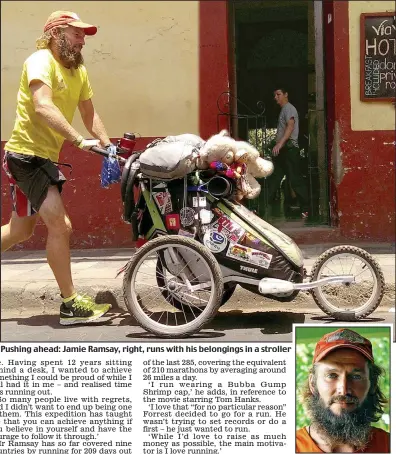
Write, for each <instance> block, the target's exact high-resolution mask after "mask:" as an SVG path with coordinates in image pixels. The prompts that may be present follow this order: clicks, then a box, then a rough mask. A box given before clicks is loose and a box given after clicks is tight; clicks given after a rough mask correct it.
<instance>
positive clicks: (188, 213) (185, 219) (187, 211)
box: [180, 207, 195, 227]
mask: <svg viewBox="0 0 396 454" xmlns="http://www.w3.org/2000/svg"><path fill="white" fill-rule="evenodd" d="M194 216H195V210H194V209H193V208H190V207H185V208H182V209H181V210H180V222H181V225H183V226H184V227H187V226H189V225H192V224H194Z"/></svg>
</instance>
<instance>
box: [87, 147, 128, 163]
mask: <svg viewBox="0 0 396 454" xmlns="http://www.w3.org/2000/svg"><path fill="white" fill-rule="evenodd" d="M90 151H93V152H94V153H96V154H100V155H102V156H106V157H108V156H109V154H110V152H109V151H107V150H106V149H105V148H100V147H95V146H93V147H91V148H90ZM115 157H116V158H117V159H118V161H120V162H123V163H125V162H126V159H125V158H123V157H122V156H119V155H116V156H115Z"/></svg>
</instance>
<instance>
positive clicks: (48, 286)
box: [1, 244, 395, 314]
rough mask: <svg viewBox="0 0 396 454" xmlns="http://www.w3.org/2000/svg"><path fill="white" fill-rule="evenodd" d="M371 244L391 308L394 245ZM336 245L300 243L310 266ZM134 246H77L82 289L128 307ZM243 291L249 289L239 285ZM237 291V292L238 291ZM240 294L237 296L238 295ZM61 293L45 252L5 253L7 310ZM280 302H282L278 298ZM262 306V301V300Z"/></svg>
mask: <svg viewBox="0 0 396 454" xmlns="http://www.w3.org/2000/svg"><path fill="white" fill-rule="evenodd" d="M355 245H356V246H360V247H362V248H364V249H366V250H367V251H368V252H370V253H371V254H373V255H374V257H375V258H376V259H377V260H378V262H379V263H380V265H381V268H382V270H383V273H384V275H385V281H386V284H387V286H386V287H387V289H386V294H385V297H384V299H383V302H382V305H384V306H386V307H388V309H389V308H391V307H392V306H394V304H395V296H394V295H395V255H394V247H393V245H391V244H360V245H358V244H355ZM331 246H332V245H316V246H305V247H304V246H301V250H302V252H303V254H304V258H305V262H304V266H305V267H306V268H307V271H308V272H310V269H311V266H312V265H313V263H314V261H315V260H316V259H317V257H318V256H319V255H320V253H322V252H323V251H324V250H326V249H328V248H329V247H331ZM133 252H134V250H133V249H96V250H92V249H91V250H73V251H72V273H73V280H74V284H75V287H76V288H77V289H78V291H79V292H84V293H88V294H90V295H97V301H98V302H104V301H106V302H110V303H112V305H113V307H117V306H118V307H119V308H121V309H124V308H125V305H124V302H123V297H122V276H123V274H121V275H120V276H119V277H118V278H115V277H116V274H117V271H118V270H119V269H120V268H122V267H123V266H124V265H125V263H126V262H127V261H128V259H129V258H130V257H131V255H132V254H133ZM240 291H241V292H246V291H244V290H242V289H241V290H240ZM237 293H238V292H237ZM246 293H248V295H250V296H249V297H248V298H246V297H244V298H242V297H241V295H240V296H239V298H238V300H239V308H240V309H242V308H241V307H240V304H241V301H242V302H243V308H247V309H248V308H249V305H250V304H254V306H255V307H257V305H258V303H259V301H258V300H260V298H261V299H263V297H260V296H257V295H253V294H252V293H250V292H246ZM236 296H237V295H236ZM309 299H311V297H309ZM59 304H60V296H59V290H58V287H57V284H56V281H55V279H54V277H53V274H52V272H51V270H50V268H49V266H48V264H47V262H46V258H45V251H35V252H33V251H15V252H6V253H4V254H2V260H1V306H2V312H3V314H4V313H6V312H10V311H11V312H12V311H18V312H19V311H24V310H29V309H30V310H35V311H37V310H41V311H42V312H44V313H48V312H57V311H59ZM276 304H278V305H279V303H276ZM260 306H262V303H260Z"/></svg>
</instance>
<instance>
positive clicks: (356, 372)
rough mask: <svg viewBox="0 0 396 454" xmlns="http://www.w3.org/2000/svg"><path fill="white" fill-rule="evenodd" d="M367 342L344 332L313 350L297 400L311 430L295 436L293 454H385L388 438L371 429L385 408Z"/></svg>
mask: <svg viewBox="0 0 396 454" xmlns="http://www.w3.org/2000/svg"><path fill="white" fill-rule="evenodd" d="M381 374H382V369H381V368H380V367H378V366H377V365H376V364H375V363H374V357H373V351H372V345H371V342H370V341H369V340H368V339H365V338H364V337H362V336H361V335H360V334H358V333H356V332H355V331H352V330H350V329H338V330H337V331H334V332H332V333H329V334H326V335H325V336H323V337H322V339H320V341H319V342H318V343H317V344H316V348H315V353H314V357H313V366H312V369H311V371H310V375H309V378H308V382H307V385H306V388H305V389H304V391H303V394H302V399H303V403H304V405H305V408H306V410H307V412H308V414H309V416H310V418H311V424H310V425H309V426H308V427H304V428H302V429H300V430H298V431H297V441H296V452H365V453H368V452H371V453H374V452H376V453H378V452H381V453H387V452H390V440H389V433H388V432H386V431H384V430H382V429H378V428H375V427H372V426H371V423H373V422H376V421H378V420H379V419H380V418H381V415H382V414H383V412H384V409H383V406H384V404H385V403H386V402H387V401H386V399H385V397H384V395H383V393H382V392H381V390H380V388H379V386H378V380H379V377H380V376H381Z"/></svg>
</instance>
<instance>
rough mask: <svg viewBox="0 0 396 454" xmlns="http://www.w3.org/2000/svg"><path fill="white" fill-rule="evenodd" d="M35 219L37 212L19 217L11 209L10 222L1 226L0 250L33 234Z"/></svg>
mask: <svg viewBox="0 0 396 454" xmlns="http://www.w3.org/2000/svg"><path fill="white" fill-rule="evenodd" d="M37 221H38V215H37V214H34V215H33V216H23V217H20V216H18V215H17V214H16V212H15V211H13V212H12V215H11V219H10V222H9V223H8V224H6V225H2V226H1V252H5V251H7V250H8V249H10V248H11V247H12V246H14V245H15V244H18V243H22V242H23V241H26V240H28V239H29V238H30V237H31V236H32V235H33V232H34V228H35V227H36V224H37Z"/></svg>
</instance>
